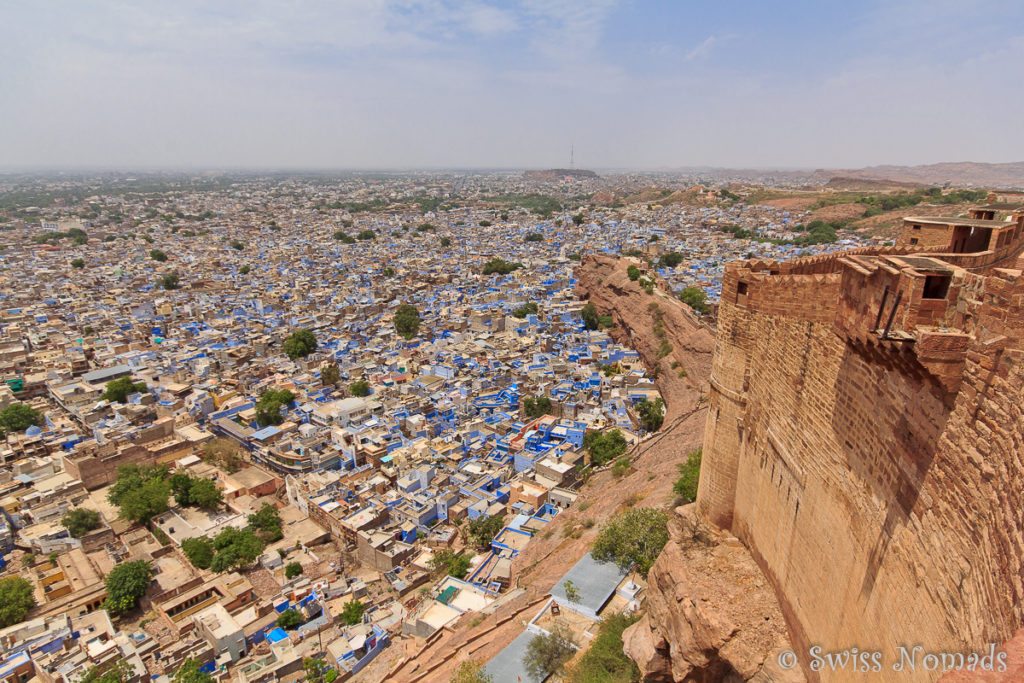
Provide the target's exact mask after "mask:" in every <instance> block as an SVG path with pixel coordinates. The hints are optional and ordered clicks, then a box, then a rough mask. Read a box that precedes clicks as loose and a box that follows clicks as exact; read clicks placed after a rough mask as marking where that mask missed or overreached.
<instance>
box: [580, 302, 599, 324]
mask: <svg viewBox="0 0 1024 683" xmlns="http://www.w3.org/2000/svg"><path fill="white" fill-rule="evenodd" d="M580 316H581V317H582V318H583V324H584V326H586V328H587V329H588V330H596V329H598V328H599V327H601V316H600V315H599V314H598V312H597V306H595V305H594V302H593V301H588V302H587V303H586V305H585V306H583V310H582V311H580Z"/></svg>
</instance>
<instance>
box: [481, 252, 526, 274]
mask: <svg viewBox="0 0 1024 683" xmlns="http://www.w3.org/2000/svg"><path fill="white" fill-rule="evenodd" d="M522 267H523V264H522V263H510V262H508V261H506V260H505V259H503V258H499V257H497V256H495V257H494V258H492V259H491V260H490V261H488V262H487V263H485V264H484V270H483V273H484V275H491V274H492V273H498V274H499V275H508V274H509V273H511V272H512V271H514V270H519V269H520V268H522Z"/></svg>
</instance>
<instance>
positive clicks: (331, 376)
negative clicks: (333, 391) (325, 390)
mask: <svg viewBox="0 0 1024 683" xmlns="http://www.w3.org/2000/svg"><path fill="white" fill-rule="evenodd" d="M340 379H341V371H340V370H338V364H337V363H325V364H323V365H322V366H320V381H321V382H323V383H324V386H330V385H333V384H337V383H338V380H340Z"/></svg>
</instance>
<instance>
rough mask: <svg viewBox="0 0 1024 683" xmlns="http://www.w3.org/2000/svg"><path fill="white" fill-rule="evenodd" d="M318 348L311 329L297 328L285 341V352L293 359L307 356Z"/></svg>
mask: <svg viewBox="0 0 1024 683" xmlns="http://www.w3.org/2000/svg"><path fill="white" fill-rule="evenodd" d="M316 348H317V343H316V337H314V336H313V333H312V332H310V331H309V330H296V331H295V332H292V333H291V335H290V336H289V337H288V338H287V339H286V340H285V342H284V352H285V353H286V354H288V358H290V359H292V360H297V359H299V358H305V357H306V356H308V355H309V354H311V353H313V352H314V351H316Z"/></svg>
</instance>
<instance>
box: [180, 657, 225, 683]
mask: <svg viewBox="0 0 1024 683" xmlns="http://www.w3.org/2000/svg"><path fill="white" fill-rule="evenodd" d="M200 666H201V665H200V664H199V660H197V659H192V658H189V659H186V660H185V662H184V663H183V664H182V665H181V666H180V667H178V670H177V671H175V672H174V676H173V677H172V678H171V680H172V681H173V682H174V683H214V682H215V679H214V678H213V676H211V675H210V674H208V673H206V672H205V671H203V670H202V669H201V668H200Z"/></svg>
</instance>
